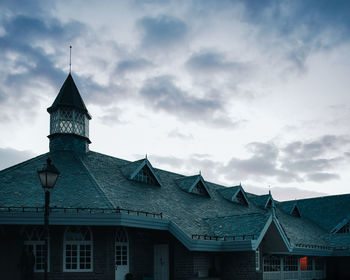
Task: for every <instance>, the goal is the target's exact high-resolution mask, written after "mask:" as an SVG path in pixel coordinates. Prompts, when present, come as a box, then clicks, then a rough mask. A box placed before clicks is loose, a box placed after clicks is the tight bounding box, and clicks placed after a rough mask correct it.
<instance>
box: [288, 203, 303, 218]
mask: <svg viewBox="0 0 350 280" xmlns="http://www.w3.org/2000/svg"><path fill="white" fill-rule="evenodd" d="M290 214H291V215H292V216H294V217H297V218H300V217H301V215H300V211H299V209H298V206H297V205H294V207H293V209H292V211H291V213H290Z"/></svg>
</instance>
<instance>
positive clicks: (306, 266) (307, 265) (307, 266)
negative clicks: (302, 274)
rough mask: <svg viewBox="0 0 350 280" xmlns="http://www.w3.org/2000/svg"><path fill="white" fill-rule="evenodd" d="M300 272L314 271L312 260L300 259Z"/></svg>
mask: <svg viewBox="0 0 350 280" xmlns="http://www.w3.org/2000/svg"><path fill="white" fill-rule="evenodd" d="M300 270H301V271H305V270H312V259H311V258H310V257H303V258H300Z"/></svg>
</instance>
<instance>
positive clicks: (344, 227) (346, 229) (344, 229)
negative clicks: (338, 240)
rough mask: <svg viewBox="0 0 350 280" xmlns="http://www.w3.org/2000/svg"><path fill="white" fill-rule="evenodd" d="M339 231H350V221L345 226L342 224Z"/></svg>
mask: <svg viewBox="0 0 350 280" xmlns="http://www.w3.org/2000/svg"><path fill="white" fill-rule="evenodd" d="M337 233H350V222H347V223H346V224H345V225H344V226H342V227H341V228H340V229H339V230H338V231H337Z"/></svg>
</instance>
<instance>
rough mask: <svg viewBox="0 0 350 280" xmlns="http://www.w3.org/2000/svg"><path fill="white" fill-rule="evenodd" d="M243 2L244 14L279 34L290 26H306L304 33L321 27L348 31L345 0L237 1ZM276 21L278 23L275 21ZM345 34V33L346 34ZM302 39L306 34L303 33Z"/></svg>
mask: <svg viewBox="0 0 350 280" xmlns="http://www.w3.org/2000/svg"><path fill="white" fill-rule="evenodd" d="M237 2H238V3H241V4H243V5H244V6H245V13H246V16H247V18H248V19H249V20H250V21H252V22H255V23H258V24H267V25H268V26H270V27H272V28H274V29H275V28H276V29H278V30H279V31H280V33H281V34H282V35H283V34H284V35H286V34H290V33H292V32H293V31H294V30H296V29H298V28H300V27H303V28H306V31H307V33H308V35H313V36H315V35H317V33H319V32H322V31H323V30H324V29H325V28H332V29H334V30H338V31H340V32H342V33H344V32H346V33H349V31H350V19H349V16H348V15H349V12H350V2H349V1H346V0H340V1H339V0H336V1H327V0H310V1H302V0H298V1H278V0H268V1H258V0H248V1H242V0H239V1H237ZM277 23H278V24H277ZM347 35H349V34H347ZM304 39H305V40H310V39H311V38H309V39H308V38H307V36H306V34H305V37H304Z"/></svg>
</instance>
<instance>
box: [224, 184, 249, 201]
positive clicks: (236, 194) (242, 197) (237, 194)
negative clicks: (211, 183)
mask: <svg viewBox="0 0 350 280" xmlns="http://www.w3.org/2000/svg"><path fill="white" fill-rule="evenodd" d="M219 192H220V194H221V195H222V196H223V197H224V198H226V199H227V200H229V201H231V202H235V203H239V204H241V205H244V206H248V205H249V203H248V199H247V196H246V194H245V191H244V190H243V188H242V186H241V185H239V186H235V187H229V188H224V189H221V190H219Z"/></svg>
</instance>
